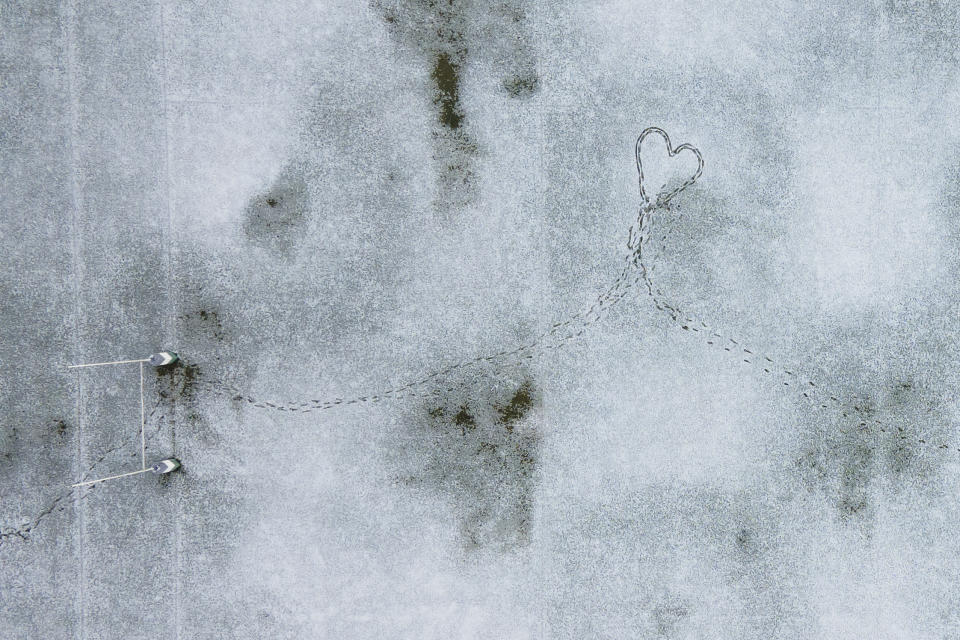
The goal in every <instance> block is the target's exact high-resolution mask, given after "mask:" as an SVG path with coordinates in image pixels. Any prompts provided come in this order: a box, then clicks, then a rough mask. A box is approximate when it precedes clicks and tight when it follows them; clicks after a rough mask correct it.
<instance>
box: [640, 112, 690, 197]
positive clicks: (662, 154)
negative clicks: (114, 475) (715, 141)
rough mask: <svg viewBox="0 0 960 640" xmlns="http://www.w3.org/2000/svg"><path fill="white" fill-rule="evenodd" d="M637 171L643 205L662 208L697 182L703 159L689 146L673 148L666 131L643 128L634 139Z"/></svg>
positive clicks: (655, 128)
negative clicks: (660, 206) (635, 139)
mask: <svg viewBox="0 0 960 640" xmlns="http://www.w3.org/2000/svg"><path fill="white" fill-rule="evenodd" d="M648 138H649V139H648ZM637 171H638V172H639V174H640V195H641V196H642V197H643V202H644V204H648V205H649V204H656V205H666V204H667V203H668V202H670V200H671V199H672V198H673V197H674V196H675V195H677V194H678V193H680V192H681V191H683V190H684V189H686V188H687V187H689V186H690V185H692V184H693V183H694V182H696V181H697V178H699V177H700V174H701V173H703V156H701V155H700V151H699V150H698V149H697V148H696V147H694V146H693V145H691V144H681V145H679V146H678V147H676V148H674V147H673V146H672V145H671V144H670V136H668V135H667V132H666V131H664V130H663V129H660V128H659V127H647V128H646V129H644V130H643V133H641V134H640V137H639V138H637Z"/></svg>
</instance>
